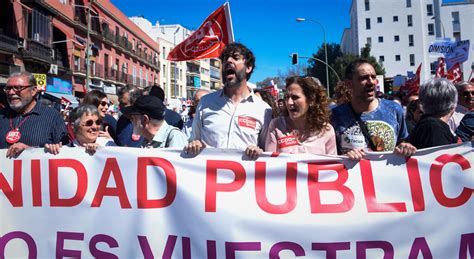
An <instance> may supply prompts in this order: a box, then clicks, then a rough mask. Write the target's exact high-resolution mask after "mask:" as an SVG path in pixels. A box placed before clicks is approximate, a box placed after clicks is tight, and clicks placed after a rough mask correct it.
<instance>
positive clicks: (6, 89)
mask: <svg viewBox="0 0 474 259" xmlns="http://www.w3.org/2000/svg"><path fill="white" fill-rule="evenodd" d="M32 86H33V85H15V86H13V85H7V86H5V87H4V88H3V91H4V92H5V93H8V92H10V91H11V90H13V91H14V92H15V93H20V92H21V91H23V90H25V89H26V88H28V87H32Z"/></svg>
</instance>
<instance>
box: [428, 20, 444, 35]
mask: <svg viewBox="0 0 474 259" xmlns="http://www.w3.org/2000/svg"><path fill="white" fill-rule="evenodd" d="M431 20H435V22H436V21H439V23H440V24H441V28H442V29H443V39H445V38H446V32H445V30H444V24H443V22H442V21H441V19H440V18H439V17H438V16H433V17H431Z"/></svg>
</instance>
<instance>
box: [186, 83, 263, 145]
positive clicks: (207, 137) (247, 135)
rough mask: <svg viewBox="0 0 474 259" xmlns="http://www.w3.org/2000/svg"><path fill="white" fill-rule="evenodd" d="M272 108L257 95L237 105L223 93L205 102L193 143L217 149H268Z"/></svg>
mask: <svg viewBox="0 0 474 259" xmlns="http://www.w3.org/2000/svg"><path fill="white" fill-rule="evenodd" d="M271 117H272V110H271V108H270V106H269V105H268V104H267V103H265V102H264V101H262V99H260V98H258V97H257V96H256V95H255V94H253V92H252V93H251V94H250V95H249V96H248V97H247V98H245V99H243V100H242V101H241V102H240V103H239V104H238V105H234V104H233V103H232V101H231V100H230V98H228V97H227V96H226V95H225V94H224V90H223V89H221V90H219V91H217V92H214V93H210V94H207V95H205V96H203V97H202V98H201V100H200V101H199V105H198V107H197V111H196V114H195V117H194V121H193V127H192V133H191V139H192V140H202V141H204V142H205V143H206V144H208V145H209V146H211V147H215V148H235V149H241V150H243V149H245V148H246V147H247V146H248V145H251V144H253V145H258V146H260V147H261V148H264V146H265V138H266V133H267V128H268V124H269V123H270V120H271Z"/></svg>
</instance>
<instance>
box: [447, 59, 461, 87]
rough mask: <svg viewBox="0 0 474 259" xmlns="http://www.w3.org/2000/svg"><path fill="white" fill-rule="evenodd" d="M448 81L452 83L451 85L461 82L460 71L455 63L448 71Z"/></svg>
mask: <svg viewBox="0 0 474 259" xmlns="http://www.w3.org/2000/svg"><path fill="white" fill-rule="evenodd" d="M448 80H449V81H451V82H453V84H455V83H457V82H461V81H462V71H461V66H460V65H459V63H456V64H455V65H454V66H453V67H451V69H449V70H448Z"/></svg>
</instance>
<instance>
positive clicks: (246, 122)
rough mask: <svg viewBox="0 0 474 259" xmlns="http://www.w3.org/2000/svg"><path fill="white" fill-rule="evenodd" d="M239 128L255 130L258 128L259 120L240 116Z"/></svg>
mask: <svg viewBox="0 0 474 259" xmlns="http://www.w3.org/2000/svg"><path fill="white" fill-rule="evenodd" d="M237 119H238V122H239V127H246V128H250V129H255V128H256V127H257V120H256V119H254V118H252V117H247V116H239V117H238V118H237Z"/></svg>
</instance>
